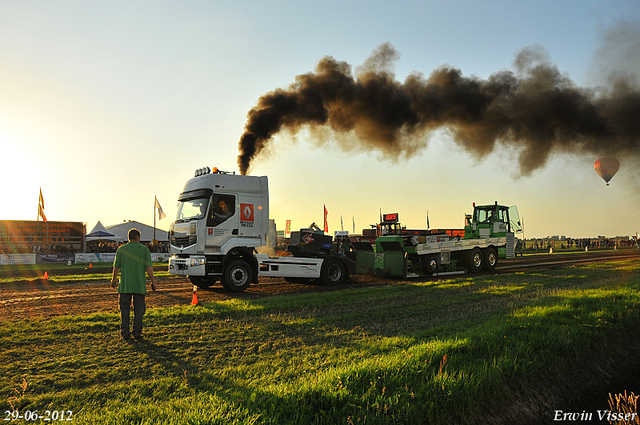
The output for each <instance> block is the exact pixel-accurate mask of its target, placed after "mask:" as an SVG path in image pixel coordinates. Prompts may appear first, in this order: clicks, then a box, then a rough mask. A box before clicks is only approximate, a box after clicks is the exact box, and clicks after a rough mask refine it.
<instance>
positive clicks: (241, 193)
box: [169, 167, 269, 290]
mask: <svg viewBox="0 0 640 425" xmlns="http://www.w3.org/2000/svg"><path fill="white" fill-rule="evenodd" d="M268 229H269V188H268V182H267V177H266V176H259V177H258V176H242V175H236V174H231V173H227V172H223V171H220V170H218V169H216V168H214V169H213V170H211V169H209V168H208V167H207V168H203V169H200V170H198V171H196V175H195V177H193V178H192V179H190V180H189V181H187V183H186V184H185V186H184V189H183V190H182V193H180V195H179V197H178V209H177V212H176V218H175V221H174V222H173V223H172V224H171V227H170V230H169V240H170V248H171V253H172V256H171V258H170V259H169V272H170V273H172V274H176V275H185V276H189V278H190V279H191V281H192V282H193V283H194V284H197V285H198V286H202V287H208V286H211V285H212V284H213V283H215V282H216V281H219V280H221V281H222V283H223V285H225V286H227V285H228V284H230V285H233V289H234V290H242V289H244V287H246V286H248V285H249V284H251V282H252V281H254V280H256V279H257V276H258V273H257V270H258V266H257V261H256V259H255V256H254V254H253V249H254V248H256V247H260V246H264V245H266V240H267V232H268ZM237 260H242V261H243V262H244V264H243V269H242V270H240V271H239V272H236V273H235V274H233V275H225V270H226V269H228V265H229V263H230V262H231V261H237ZM244 268H247V269H246V270H245V269H244ZM239 287H240V288H239Z"/></svg>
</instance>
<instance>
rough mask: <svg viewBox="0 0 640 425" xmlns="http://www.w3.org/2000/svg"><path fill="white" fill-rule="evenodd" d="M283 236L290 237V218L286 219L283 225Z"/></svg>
mask: <svg viewBox="0 0 640 425" xmlns="http://www.w3.org/2000/svg"><path fill="white" fill-rule="evenodd" d="M284 237H285V239H290V238H291V220H287V221H286V224H285V226H284Z"/></svg>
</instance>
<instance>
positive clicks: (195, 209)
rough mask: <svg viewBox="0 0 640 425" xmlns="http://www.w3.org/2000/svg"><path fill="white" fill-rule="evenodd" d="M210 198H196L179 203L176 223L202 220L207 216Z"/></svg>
mask: <svg viewBox="0 0 640 425" xmlns="http://www.w3.org/2000/svg"><path fill="white" fill-rule="evenodd" d="M208 206H209V198H195V199H189V200H187V201H180V202H178V211H177V212H176V223H181V222H184V221H190V220H200V219H202V218H204V217H205V216H206V214H207V207H208Z"/></svg>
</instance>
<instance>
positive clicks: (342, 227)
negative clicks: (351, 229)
mask: <svg viewBox="0 0 640 425" xmlns="http://www.w3.org/2000/svg"><path fill="white" fill-rule="evenodd" d="M340 230H344V223H343V222H342V215H341V216H340Z"/></svg>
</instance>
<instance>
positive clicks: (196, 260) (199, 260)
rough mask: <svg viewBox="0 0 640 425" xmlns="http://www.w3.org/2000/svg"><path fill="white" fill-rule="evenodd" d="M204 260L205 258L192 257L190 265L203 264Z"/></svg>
mask: <svg viewBox="0 0 640 425" xmlns="http://www.w3.org/2000/svg"><path fill="white" fill-rule="evenodd" d="M205 261H206V260H205V259H204V258H192V259H191V267H196V266H204V263H205Z"/></svg>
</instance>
